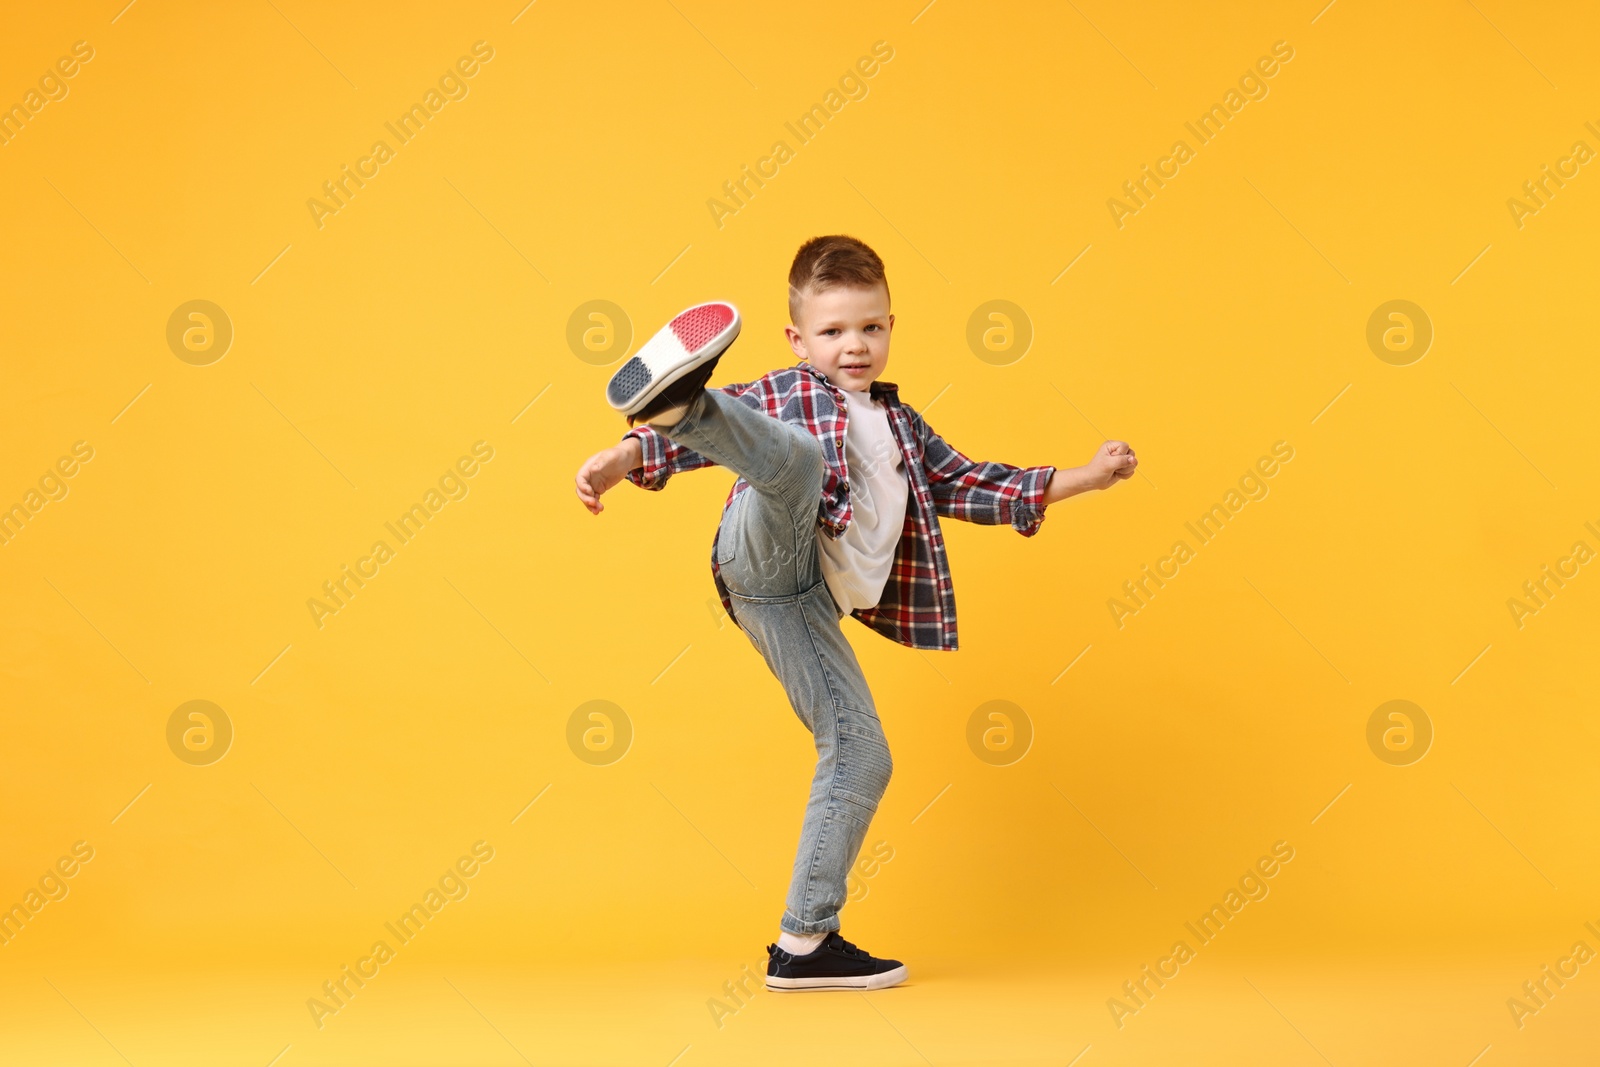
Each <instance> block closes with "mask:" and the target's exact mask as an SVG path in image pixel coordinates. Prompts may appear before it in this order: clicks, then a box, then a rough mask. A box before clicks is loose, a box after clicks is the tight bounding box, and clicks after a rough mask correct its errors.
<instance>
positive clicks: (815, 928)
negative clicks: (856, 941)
mask: <svg viewBox="0 0 1600 1067" xmlns="http://www.w3.org/2000/svg"><path fill="white" fill-rule="evenodd" d="M778 929H780V930H783V931H785V932H787V933H791V934H826V933H829V932H830V931H833V930H837V929H839V913H838V912H834V913H833V914H832V915H830V916H828V917H827V918H826V919H817V920H816V921H815V922H801V921H800V920H799V919H796V918H795V917H794V916H793V915H790V914H789V913H788V912H787V911H785V912H784V913H783V919H782V921H780V922H779V923H778Z"/></svg>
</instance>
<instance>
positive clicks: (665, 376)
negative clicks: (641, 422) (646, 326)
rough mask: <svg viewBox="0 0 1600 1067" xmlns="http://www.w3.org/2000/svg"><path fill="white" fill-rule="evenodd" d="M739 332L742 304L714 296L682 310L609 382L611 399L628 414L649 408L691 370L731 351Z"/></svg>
mask: <svg viewBox="0 0 1600 1067" xmlns="http://www.w3.org/2000/svg"><path fill="white" fill-rule="evenodd" d="M738 336H739V309H738V308H736V307H734V306H733V305H732V304H728V303H724V302H722V301H713V302H711V303H708V304H697V305H695V306H694V307H691V308H686V309H684V310H683V311H681V312H679V313H678V314H677V315H676V316H675V317H674V318H673V320H672V321H671V322H669V323H667V324H666V325H665V326H663V327H661V329H659V330H657V331H656V333H655V336H654V337H652V338H650V340H648V341H646V342H645V343H644V345H643V347H641V348H640V349H639V351H638V352H636V353H635V354H634V355H633V356H632V357H631V358H630V359H629V360H628V361H627V362H626V363H624V364H623V365H622V366H621V367H619V368H618V369H617V372H616V373H615V374H613V375H612V376H611V381H610V382H608V383H607V385H606V401H607V402H608V403H609V404H610V405H611V406H612V407H613V408H615V409H616V410H617V411H620V412H621V413H622V414H624V415H632V414H635V413H636V412H639V411H642V410H644V408H645V407H646V406H648V405H649V403H650V402H651V401H652V400H654V399H655V398H656V397H658V396H660V395H661V392H662V391H663V390H664V389H666V388H667V387H668V386H670V385H671V384H672V383H673V382H675V381H677V380H678V379H679V378H682V377H683V376H684V375H685V374H688V373H689V372H690V371H692V370H694V369H695V368H696V367H698V366H700V365H701V364H703V363H705V362H706V361H707V360H709V359H714V358H716V357H717V356H719V355H721V354H722V353H723V352H725V351H727V348H728V346H729V345H731V344H733V341H734V338H736V337H738Z"/></svg>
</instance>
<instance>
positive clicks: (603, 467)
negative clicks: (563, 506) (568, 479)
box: [577, 437, 644, 515]
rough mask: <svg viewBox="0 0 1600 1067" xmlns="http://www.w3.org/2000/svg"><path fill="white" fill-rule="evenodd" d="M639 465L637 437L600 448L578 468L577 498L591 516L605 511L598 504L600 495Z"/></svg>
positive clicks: (640, 452)
mask: <svg viewBox="0 0 1600 1067" xmlns="http://www.w3.org/2000/svg"><path fill="white" fill-rule="evenodd" d="M643 462H644V451H643V449H642V448H641V446H640V445H639V441H638V439H637V438H632V437H630V438H629V439H628V440H626V441H624V442H623V443H622V444H619V445H613V446H612V447H610V448H604V449H601V450H600V451H599V452H596V453H595V454H594V455H592V456H590V457H589V458H588V459H586V460H584V461H583V466H581V467H579V468H578V478H577V492H578V499H579V500H581V501H583V506H584V507H586V508H588V509H589V512H590V513H591V514H593V515H598V514H600V513H601V512H602V511H604V510H605V509H606V506H605V505H604V504H602V503H600V494H601V493H604V492H605V491H606V490H608V489H610V488H611V487H612V486H614V485H616V484H617V483H619V482H621V481H622V480H623V478H625V477H627V474H628V472H629V471H631V470H633V469H634V468H635V467H637V466H639V465H640V464H642V463H643Z"/></svg>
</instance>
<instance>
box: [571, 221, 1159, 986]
mask: <svg viewBox="0 0 1600 1067" xmlns="http://www.w3.org/2000/svg"><path fill="white" fill-rule="evenodd" d="M789 317H790V319H791V322H792V325H790V326H787V327H785V329H784V334H785V336H786V337H787V338H788V341H789V346H790V347H791V348H792V349H793V350H794V353H795V355H797V356H798V357H799V359H800V362H799V363H797V364H795V365H794V366H791V367H786V368H783V369H780V370H774V371H771V372H769V373H767V374H766V375H764V376H762V377H761V378H758V379H757V380H755V381H753V382H746V383H743V384H737V385H725V386H722V387H720V388H719V389H708V388H706V387H705V383H706V381H707V380H708V379H709V377H710V374H711V370H712V368H713V367H714V366H715V365H716V362H717V360H718V359H719V358H720V357H721V355H722V353H723V352H725V351H726V350H727V348H728V346H729V345H731V344H732V343H733V340H734V338H735V337H737V336H738V333H739V316H738V312H737V311H736V310H735V309H734V308H733V307H732V306H731V305H728V304H723V303H712V304H702V305H700V306H698V307H694V308H690V309H689V310H687V311H685V312H683V313H682V314H681V315H679V316H678V317H677V318H675V319H673V320H672V322H671V323H670V324H668V325H667V326H666V327H663V328H662V329H661V330H660V331H659V332H658V333H657V334H656V335H655V336H654V337H653V338H651V340H650V341H649V342H648V343H647V344H646V345H644V347H642V348H641V349H640V350H639V352H638V354H637V355H635V356H634V357H633V358H631V359H629V360H628V361H627V362H626V363H624V364H623V365H622V367H621V368H620V369H619V370H618V371H617V372H616V374H614V375H613V376H612V379H611V382H610V384H609V385H608V386H607V399H608V401H609V402H610V403H611V406H612V407H613V408H615V409H617V410H618V411H620V412H621V413H622V414H624V415H626V416H627V417H628V424H629V426H631V427H634V428H633V429H630V430H629V431H628V432H627V433H626V434H625V435H624V436H623V438H622V441H621V442H620V443H619V444H617V445H616V446H614V447H612V448H608V449H606V450H604V451H602V452H598V453H596V454H595V455H593V456H591V457H590V458H589V459H588V460H587V461H585V462H584V464H583V466H582V467H581V468H579V470H578V475H577V493H578V497H579V499H581V500H582V501H583V503H584V505H585V506H587V507H588V508H589V510H590V511H591V512H592V513H594V514H596V515H598V514H599V513H600V512H601V511H602V510H603V505H601V503H600V495H601V494H602V493H604V492H605V491H606V490H608V489H610V488H611V487H612V486H614V485H617V484H618V483H620V482H621V480H622V479H623V478H626V479H627V480H628V481H630V482H632V483H633V484H635V485H637V486H640V487H641V488H644V489H655V490H659V489H661V488H662V487H663V486H664V485H665V484H666V481H667V479H668V478H669V477H670V476H671V475H672V474H674V473H677V472H679V471H685V470H692V469H694V468H696V467H705V466H710V465H712V464H720V465H721V466H724V467H728V468H729V469H731V470H733V471H734V472H736V473H737V474H738V475H739V478H738V480H736V481H735V482H734V484H733V488H732V489H731V490H729V493H728V499H727V501H726V502H725V503H724V505H723V512H722V521H721V524H720V525H719V526H718V528H717V534H716V537H715V538H714V539H713V541H712V547H711V573H712V580H713V582H714V583H715V585H716V587H717V592H718V593H719V594H720V595H721V597H722V604H723V608H724V610H726V611H727V612H728V615H729V616H730V617H731V618H732V619H733V620H734V622H735V623H736V624H737V625H738V626H739V628H740V629H741V630H743V631H744V633H745V635H746V636H747V637H748V638H749V639H750V642H751V644H753V645H754V646H755V647H756V650H757V651H758V652H760V653H761V656H762V658H763V659H765V660H766V663H767V666H768V667H769V668H770V669H771V670H772V673H773V674H774V675H775V676H777V679H778V681H779V683H780V684H781V685H782V686H783V688H784V691H785V693H786V694H787V696H788V698H789V702H790V705H791V706H792V707H793V709H794V711H795V713H796V714H797V715H798V716H799V718H800V721H801V722H802V723H804V724H805V726H806V728H807V729H809V730H810V731H811V733H812V736H813V739H814V740H815V742H816V747H817V770H816V774H815V776H814V778H813V779H812V783H811V798H810V801H809V802H808V803H807V805H806V811H805V818H804V820H803V822H802V824H801V829H800V846H799V850H798V852H797V853H796V856H795V864H794V873H793V877H792V880H791V883H790V887H789V895H788V902H787V907H786V908H785V910H784V913H783V918H782V920H781V921H780V923H779V930H780V932H779V935H778V940H777V942H776V943H775V944H771V945H768V946H767V957H768V960H767V983H766V984H767V988H768V989H772V990H803V989H882V988H884V987H886V986H892V985H897V984H899V983H900V982H903V981H905V978H906V968H905V966H904V965H903V964H902V963H900V961H898V960H891V959H879V958H876V957H874V956H872V955H870V954H869V953H867V952H865V951H863V950H861V949H858V948H857V947H856V946H854V945H853V944H851V943H850V942H849V941H846V940H844V939H843V938H842V937H841V936H840V934H839V909H840V908H841V907H843V905H844V902H845V878H846V876H847V875H848V873H849V871H850V867H851V865H852V864H853V863H854V862H855V860H856V855H857V853H858V852H859V851H860V849H861V845H862V842H863V841H864V840H865V838H866V833H867V827H868V826H869V825H870V823H871V821H872V817H873V815H874V814H875V813H876V811H877V808H878V802H879V800H880V799H881V798H882V796H883V793H884V790H885V789H886V788H887V787H888V784H889V776H890V772H891V771H892V769H893V763H892V761H891V759H890V756H889V748H888V745H887V743H886V742H885V741H884V736H883V727H882V725H881V723H880V722H879V720H878V713H877V708H876V705H875V704H874V702H873V699H872V694H871V692H870V691H869V690H868V688H867V683H866V680H865V679H864V678H863V677H862V675H861V667H860V665H859V664H858V663H857V661H856V657H855V653H854V651H853V650H852V649H851V647H850V644H849V642H848V641H846V640H845V637H844V634H843V632H842V630H841V629H840V625H839V624H840V620H842V619H843V618H844V616H845V615H847V614H849V615H853V616H855V618H857V619H859V620H860V621H861V622H863V623H865V624H866V625H867V626H869V627H871V628H872V629H874V630H876V631H877V632H879V633H881V634H883V635H884V636H885V637H888V638H889V639H890V640H893V641H897V642H899V643H900V644H903V645H908V646H910V647H912V648H923V649H945V650H950V651H953V650H955V648H956V647H957V644H956V619H955V597H954V591H953V587H952V585H951V581H950V571H949V567H948V564H947V561H946V558H945V549H944V538H943V536H942V535H941V533H940V531H939V518H940V516H943V517H946V518H959V519H965V520H967V521H969V522H976V523H984V524H987V525H998V524H1000V523H1008V524H1010V525H1011V527H1012V528H1013V529H1015V530H1017V531H1018V532H1019V533H1021V534H1022V535H1023V536H1025V537H1031V536H1033V534H1035V533H1036V532H1038V529H1039V525H1040V523H1042V522H1043V521H1044V509H1045V507H1046V506H1047V505H1049V504H1052V503H1054V502H1056V501H1058V500H1064V499H1065V498H1067V497H1069V496H1072V495H1074V494H1077V493H1081V492H1084V491H1086V490H1088V489H1105V488H1107V487H1109V486H1111V485H1113V484H1115V483H1116V482H1119V481H1125V480H1126V479H1128V478H1130V477H1132V476H1133V472H1134V470H1135V469H1136V468H1137V467H1138V459H1137V458H1136V457H1135V456H1134V453H1133V449H1131V448H1129V447H1128V445H1127V443H1126V442H1122V441H1107V442H1106V443H1105V444H1104V445H1102V446H1101V447H1100V450H1099V451H1098V452H1097V453H1096V454H1095V455H1094V457H1093V458H1092V459H1090V461H1089V462H1088V464H1086V465H1085V466H1083V467H1076V468H1071V469H1066V470H1058V469H1057V468H1055V467H1052V466H1041V467H1028V468H1020V467H1012V466H1008V465H1006V464H1003V463H977V462H974V461H972V460H970V459H968V458H967V457H966V456H964V455H962V454H961V453H960V452H958V451H956V450H955V449H954V448H951V447H950V446H949V445H948V444H946V443H945V442H944V440H943V439H942V438H940V437H939V435H938V434H936V433H934V432H933V431H932V430H931V429H930V428H929V427H928V425H927V423H926V422H925V421H923V419H922V417H921V416H920V415H918V414H917V413H916V412H915V411H914V410H912V409H911V408H910V407H908V406H907V405H905V404H903V403H902V402H901V401H900V399H899V395H898V392H897V387H896V386H895V384H894V383H892V382H887V381H882V380H880V375H882V374H883V371H884V368H885V366H886V365H887V363H888V359H889V336H890V332H891V331H892V330H893V328H894V316H893V315H892V314H890V313H889V285H888V281H887V279H886V277H885V273H884V269H883V261H882V260H881V259H879V258H878V255H877V253H875V252H874V251H873V250H872V249H870V248H868V247H867V246H866V245H865V244H863V243H862V242H860V241H858V240H856V239H855V238H853V237H846V236H833V237H817V238H813V239H812V240H810V241H807V242H806V243H805V244H804V245H802V246H801V247H800V251H799V252H798V253H797V254H796V256H795V259H794V263H793V265H792V267H791V268H790V271H789ZM638 424H643V425H638Z"/></svg>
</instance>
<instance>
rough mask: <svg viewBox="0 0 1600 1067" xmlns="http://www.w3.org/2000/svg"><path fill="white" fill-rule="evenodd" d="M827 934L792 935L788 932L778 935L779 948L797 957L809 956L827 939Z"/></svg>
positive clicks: (781, 932)
mask: <svg viewBox="0 0 1600 1067" xmlns="http://www.w3.org/2000/svg"><path fill="white" fill-rule="evenodd" d="M827 936H828V935H827V934H825V933H823V934H791V933H790V932H789V931H787V930H783V931H780V932H779V934H778V947H779V948H781V949H783V951H785V952H788V953H792V954H793V955H796V956H809V955H811V953H813V952H815V951H816V950H817V946H818V945H820V944H822V942H823V941H824V940H826V939H827Z"/></svg>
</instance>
